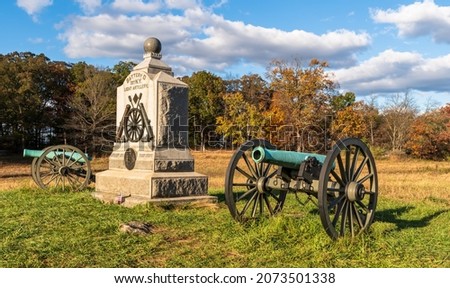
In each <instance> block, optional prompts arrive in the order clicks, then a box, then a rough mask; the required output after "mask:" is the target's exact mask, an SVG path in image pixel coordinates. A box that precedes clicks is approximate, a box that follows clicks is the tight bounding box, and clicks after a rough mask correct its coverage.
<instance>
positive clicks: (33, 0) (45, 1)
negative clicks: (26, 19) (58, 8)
mask: <svg viewBox="0 0 450 288" xmlns="http://www.w3.org/2000/svg"><path fill="white" fill-rule="evenodd" d="M16 4H17V6H18V7H20V8H22V9H23V10H25V12H27V14H28V15H30V16H36V14H38V13H39V12H41V10H42V9H44V8H45V7H47V6H51V5H52V4H53V0H17V1H16Z"/></svg>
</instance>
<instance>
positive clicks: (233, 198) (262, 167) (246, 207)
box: [225, 140, 287, 222]
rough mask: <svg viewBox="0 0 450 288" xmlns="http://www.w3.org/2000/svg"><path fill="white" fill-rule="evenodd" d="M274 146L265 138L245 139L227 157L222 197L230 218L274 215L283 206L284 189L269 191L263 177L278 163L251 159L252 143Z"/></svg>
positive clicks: (242, 219) (243, 219) (239, 218)
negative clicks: (229, 157) (228, 158)
mask: <svg viewBox="0 0 450 288" xmlns="http://www.w3.org/2000/svg"><path fill="white" fill-rule="evenodd" d="M257 146H263V147H267V148H270V149H275V147H274V146H273V145H271V144H270V143H269V142H267V141H265V140H250V141H247V142H245V143H244V144H243V145H242V146H240V147H239V149H238V150H236V151H235V153H234V154H233V156H232V157H231V160H230V163H229V165H228V168H227V172H226V177H225V200H226V203H227V206H228V209H229V210H230V212H231V215H232V216H233V218H234V219H236V220H237V221H239V222H245V221H247V220H248V219H252V218H257V217H261V216H264V215H268V216H269V215H274V214H276V213H278V212H280V211H281V210H282V209H283V204H284V201H285V199H286V194H287V192H286V191H273V190H268V189H267V188H266V187H265V185H264V184H265V181H266V180H267V179H268V178H269V177H272V176H273V175H275V173H276V171H277V168H278V166H276V165H272V164H267V163H258V164H257V163H255V161H254V160H253V159H252V156H251V153H252V150H253V148H254V147H257Z"/></svg>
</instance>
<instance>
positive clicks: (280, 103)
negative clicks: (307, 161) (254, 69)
mask: <svg viewBox="0 0 450 288" xmlns="http://www.w3.org/2000/svg"><path fill="white" fill-rule="evenodd" d="M327 67H328V64H327V62H325V61H319V60H317V59H312V60H311V61H310V62H309V65H308V66H306V67H304V66H303V65H302V63H301V62H300V61H299V60H297V59H295V60H294V61H292V62H290V63H289V62H286V61H279V60H275V61H273V62H272V63H271V65H270V66H269V69H268V73H267V76H268V78H269V79H270V88H271V89H272V90H273V93H274V94H273V98H272V105H271V109H273V110H276V111H278V113H282V115H283V118H284V121H283V122H284V126H282V127H279V128H278V134H279V135H282V137H278V139H277V140H276V142H278V143H277V144H280V145H284V146H285V147H286V148H289V146H291V148H294V149H296V150H300V151H303V150H309V151H320V150H322V151H323V150H324V149H326V147H325V146H324V139H326V138H327V131H326V117H327V116H328V115H330V113H331V111H330V100H331V97H332V96H333V95H336V90H335V89H336V88H337V83H335V82H333V80H331V78H330V75H329V74H328V73H326V71H325V69H326V68H327ZM283 142H284V143H283Z"/></svg>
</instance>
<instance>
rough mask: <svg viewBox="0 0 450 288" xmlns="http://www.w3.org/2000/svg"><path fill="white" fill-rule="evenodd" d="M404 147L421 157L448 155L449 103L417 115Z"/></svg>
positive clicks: (449, 153) (449, 139) (449, 130)
mask: <svg viewBox="0 0 450 288" xmlns="http://www.w3.org/2000/svg"><path fill="white" fill-rule="evenodd" d="M405 148H406V149H407V150H408V152H410V153H411V155H413V156H415V157H418V158H422V159H433V160H443V159H445V158H447V157H448V156H449V155H450V105H447V106H445V107H443V108H441V109H435V110H431V111H429V112H427V113H425V114H423V115H421V116H419V117H417V118H416V119H415V120H414V122H413V123H412V125H411V129H410V133H409V140H408V141H407V142H406V145H405Z"/></svg>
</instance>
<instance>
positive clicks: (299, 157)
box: [252, 146, 326, 169]
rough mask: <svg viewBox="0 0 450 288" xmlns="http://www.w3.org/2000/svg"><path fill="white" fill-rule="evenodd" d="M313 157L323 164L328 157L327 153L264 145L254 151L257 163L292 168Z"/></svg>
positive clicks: (253, 154)
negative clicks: (279, 148) (282, 148)
mask: <svg viewBox="0 0 450 288" xmlns="http://www.w3.org/2000/svg"><path fill="white" fill-rule="evenodd" d="M311 157H315V158H316V159H317V160H318V161H319V162H320V163H322V164H323V163H324V162H325V158H326V156H325V155H321V154H315V153H305V152H295V151H284V150H274V149H267V148H264V147H262V146H257V147H255V148H254V149H253V151H252V159H253V160H254V161H255V162H256V163H261V162H264V163H270V164H275V165H278V166H282V167H286V168H290V169H298V168H299V167H300V164H301V163H302V162H303V161H306V160H308V159H309V158H311Z"/></svg>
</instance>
